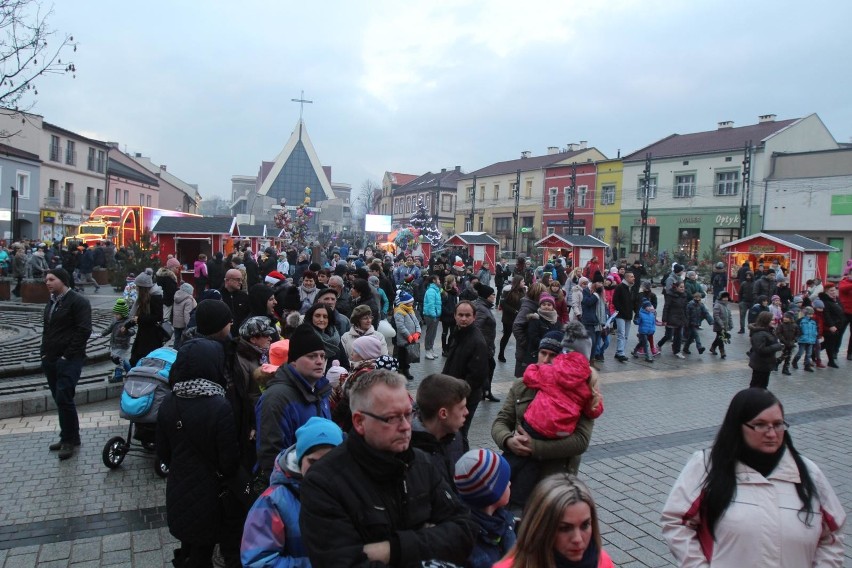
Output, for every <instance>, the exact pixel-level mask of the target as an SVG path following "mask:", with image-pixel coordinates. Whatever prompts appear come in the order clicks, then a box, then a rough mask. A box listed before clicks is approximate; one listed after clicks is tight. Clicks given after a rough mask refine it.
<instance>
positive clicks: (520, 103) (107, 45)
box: [33, 0, 852, 197]
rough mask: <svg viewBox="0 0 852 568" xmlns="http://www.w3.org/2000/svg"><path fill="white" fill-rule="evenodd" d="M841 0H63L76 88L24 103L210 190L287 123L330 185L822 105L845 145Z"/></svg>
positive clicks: (848, 119)
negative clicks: (303, 128)
mask: <svg viewBox="0 0 852 568" xmlns="http://www.w3.org/2000/svg"><path fill="white" fill-rule="evenodd" d="M849 22H852V2H846V1H835V2H820V1H816V2H809V3H806V4H802V3H801V2H788V1H774V2H768V1H767V2H760V1H758V2H742V1H737V2H734V1H728V0H712V1H710V0H708V1H701V2H699V1H691V0H690V1H681V0H672V1H654V0H650V1H649V0H644V1H641V2H639V1H615V0H607V1H605V2H603V1H602V2H579V1H567V0H562V1H558V0H553V1H551V2H539V1H533V0H525V1H524V2H517V1H514V2H504V1H494V0H490V1H487V2H486V1H483V2H465V1H453V2H450V1H446V2H444V1H442V2H435V1H424V2H420V1H402V2H400V1H369V2H367V1H364V2H356V1H339V2H332V1H301V2H289V1H288V2H283V1H282V2H254V1H252V0H243V1H240V2H233V1H228V2H224V1H218V0H217V1H211V0H208V1H205V2H188V1H187V2H164V1H158V0H151V1H147V2H133V3H130V2H107V1H100V0H85V1H83V0H75V1H72V0H63V1H62V2H57V3H56V5H55V7H54V15H53V17H52V18H51V24H52V27H53V28H55V29H57V30H59V31H62V32H66V31H67V32H71V33H73V34H74V36H75V39H76V40H77V41H79V49H78V52H77V53H76V54H74V61H75V63H76V65H77V69H78V71H77V78H76V79H74V80H72V79H70V78H64V77H51V78H48V79H45V80H42V81H40V83H39V85H38V87H39V97H38V100H37V102H36V106H35V107H34V109H33V112H36V113H38V114H42V115H43V116H44V117H45V119H46V120H47V121H49V122H52V123H54V124H57V125H59V126H62V127H63V128H67V129H70V130H73V131H77V132H80V133H84V134H86V135H89V136H92V137H95V138H98V139H102V140H109V141H117V142H119V143H120V144H121V148H122V149H125V148H126V150H127V151H128V152H141V153H143V155H146V156H149V157H151V158H152V159H153V160H154V162H155V163H160V164H166V165H167V166H168V168H169V171H170V172H173V173H174V174H175V175H177V176H178V177H180V178H181V179H183V180H185V181H187V182H189V183H197V184H198V185H199V187H200V190H201V194H202V195H203V196H204V197H211V196H214V195H219V196H223V197H225V196H229V195H230V178H231V176H232V175H234V174H249V175H255V174H256V173H257V170H258V166H259V165H260V162H261V161H262V160H274V159H275V157H276V156H277V155H278V153H279V152H280V150H281V148H282V147H283V145H284V143H285V142H286V141H287V139H288V137H289V136H290V133H291V131H292V129H293V126H294V125H295V123H296V121H297V120H298V117H299V105H298V104H295V103H292V102H290V99H292V98H298V97H299V93H300V91H301V90H302V89H304V91H305V98H307V99H311V100H313V101H314V104H311V105H306V106H305V123H306V125H307V128H308V132H309V134H310V136H311V139H312V141H313V143H314V146H315V148H316V150H317V153H318V154H319V156H320V159H321V160H322V163H323V164H324V165H330V166H332V167H333V178H334V181H336V182H343V183H350V184H352V186H353V188H354V189H356V190H357V188H359V187H360V186H361V184H362V183H363V182H364V180H366V179H372V180H374V181H376V182H380V181H381V177H382V175H383V174H384V172H385V171H386V170H391V171H397V172H405V173H412V174H418V175H419V174H421V173H424V172H426V171H429V170H431V171H437V170H440V169H441V168H442V167H446V168H451V167H453V166H455V165H459V166H461V167H462V169H463V170H465V171H472V170H475V169H478V168H481V167H483V166H485V165H488V164H490V163H493V162H497V161H502V160H509V159H514V158H517V157H520V152H521V151H522V150H531V151H532V152H533V155H539V154H544V153H546V148H547V146H560V147H563V146H565V145H566V144H568V143H570V142H579V141H580V140H587V141H588V144H589V146H595V147H597V148H598V149H599V150H601V151H602V152H603V153H604V154H606V155H607V156H608V157H615V156H616V155H617V153H618V151H619V150H621V153H622V155H625V154H627V153H629V152H632V151H634V150H637V149H639V148H641V147H643V146H645V145H646V144H649V143H651V142H653V141H655V140H658V139H660V138H662V137H664V136H667V135H669V134H671V133H675V132H678V133H687V132H699V131H703V130H712V129H714V128H715V127H716V123H717V122H718V121H721V120H733V121H734V122H735V126H742V125H746V124H754V123H756V122H757V117H758V115H761V114H770V113H772V114H777V115H778V118H779V119H784V118H794V117H802V116H806V115H808V114H810V113H813V112H816V113H818V114H819V116H820V117H821V118H822V120H823V121H824V122H825V124H826V126H827V127H828V129H829V130H830V131H831V132H832V134H834V136H835V138H837V140H838V141H843V142H848V141H850V137H852V96H850V93H852V89H850V83H852V72H850V71H852V69H851V68H852V65H850V52H849V41H848V40H849Z"/></svg>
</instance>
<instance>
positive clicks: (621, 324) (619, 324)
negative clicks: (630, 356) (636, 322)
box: [615, 317, 633, 355]
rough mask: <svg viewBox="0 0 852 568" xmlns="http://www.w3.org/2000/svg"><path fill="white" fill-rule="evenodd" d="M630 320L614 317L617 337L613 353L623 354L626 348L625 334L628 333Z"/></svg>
mask: <svg viewBox="0 0 852 568" xmlns="http://www.w3.org/2000/svg"><path fill="white" fill-rule="evenodd" d="M631 323H633V322H631V321H630V320H626V319H621V318H618V317H617V318H615V325H616V329H617V331H618V338H617V339H616V342H615V354H616V355H624V350H625V349H627V336H628V335H629V334H630V324H631Z"/></svg>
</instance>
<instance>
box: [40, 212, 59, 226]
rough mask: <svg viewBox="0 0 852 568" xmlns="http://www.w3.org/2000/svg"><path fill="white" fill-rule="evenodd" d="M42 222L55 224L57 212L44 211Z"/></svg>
mask: <svg viewBox="0 0 852 568" xmlns="http://www.w3.org/2000/svg"><path fill="white" fill-rule="evenodd" d="M41 222H42V223H55V222H56V211H48V210H47V209H44V210H42V212H41Z"/></svg>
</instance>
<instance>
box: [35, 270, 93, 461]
mask: <svg viewBox="0 0 852 568" xmlns="http://www.w3.org/2000/svg"><path fill="white" fill-rule="evenodd" d="M44 281H45V283H46V284H47V289H48V290H49V291H50V302H48V304H47V306H45V308H44V330H43V331H42V338H41V366H42V369H44V374H45V376H46V377H47V385H48V387H50V394H51V396H52V397H53V401H54V402H55V403H56V409H57V413H58V415H59V442H56V443H53V444H51V445H50V450H51V451H59V459H61V460H66V459H68V458H70V457H71V456H73V455H74V448H75V447H77V446H79V445H80V423H79V419H78V418H77V407H76V406H75V405H74V392H75V390H76V389H77V382H78V381H79V380H80V372H81V371H82V370H83V361H84V360H85V359H86V341H88V339H89V336H90V335H91V334H92V306H91V305H90V304H89V300H87V299H86V298H85V297H83V296H81V295H80V294H78V293H76V292H75V291H74V290H71V288H70V286H71V276H70V275H69V274H68V273H67V272H66V271H65V270H63V269H61V268H56V269H54V270H50V271H48V273H47V276H45V278H44Z"/></svg>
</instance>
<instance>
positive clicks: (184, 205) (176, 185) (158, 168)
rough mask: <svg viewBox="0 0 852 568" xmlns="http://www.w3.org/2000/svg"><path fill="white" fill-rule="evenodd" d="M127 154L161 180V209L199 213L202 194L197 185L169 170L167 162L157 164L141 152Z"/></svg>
mask: <svg viewBox="0 0 852 568" xmlns="http://www.w3.org/2000/svg"><path fill="white" fill-rule="evenodd" d="M125 155H126V156H127V157H128V158H130V159H131V160H133V161H134V162H135V163H136V164H138V165H139V166H141V167H142V168H143V169H144V170H146V171H147V172H148V173H149V174H152V175H153V176H154V177H156V178H157V180H158V181H159V188H160V193H159V204H160V209H170V210H172V211H183V212H184V213H198V206H199V205H200V203H201V194H200V193H199V192H198V186H197V185H195V184H191V183H187V182H185V181H183V180H182V179H180V178H179V177H177V176H176V175H174V174H172V173H171V172H170V171H168V168H167V167H166V165H165V164H159V165H158V164H155V163H154V162H153V161H151V158H149V157H147V156H143V155H142V154H141V153H139V152H136V153H133V154H125Z"/></svg>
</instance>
